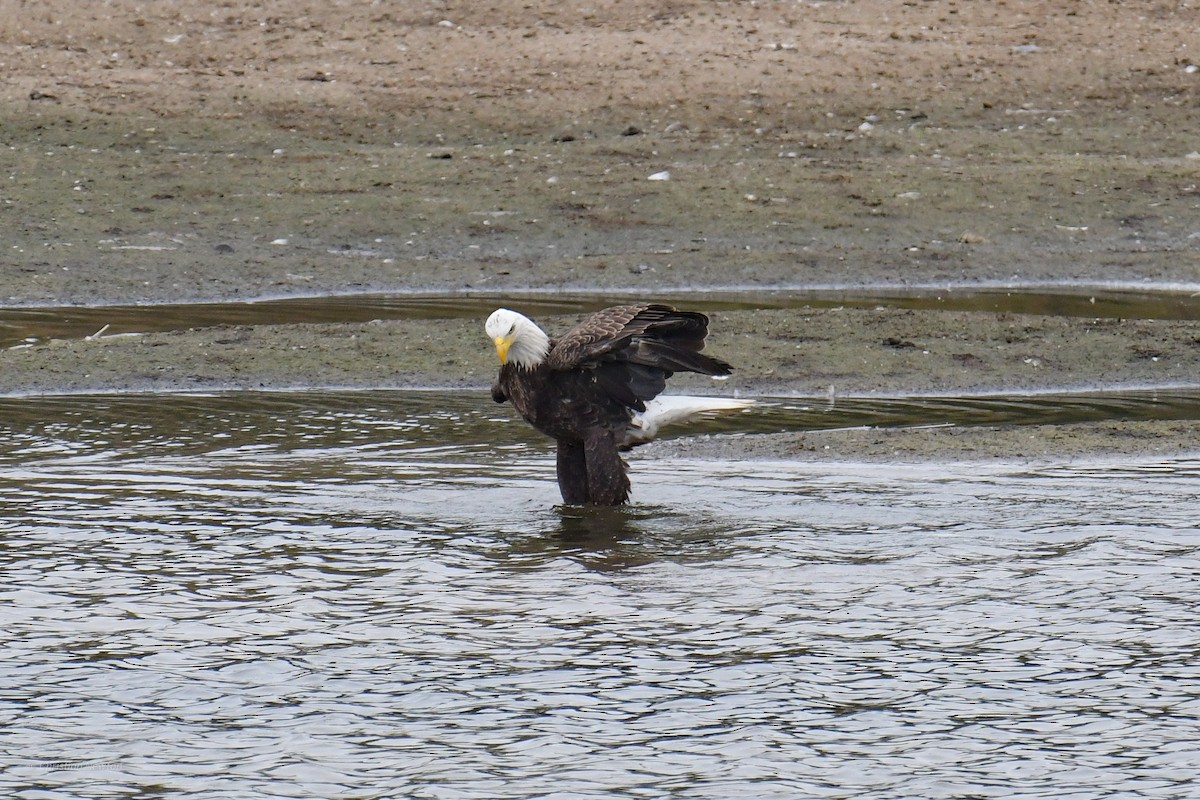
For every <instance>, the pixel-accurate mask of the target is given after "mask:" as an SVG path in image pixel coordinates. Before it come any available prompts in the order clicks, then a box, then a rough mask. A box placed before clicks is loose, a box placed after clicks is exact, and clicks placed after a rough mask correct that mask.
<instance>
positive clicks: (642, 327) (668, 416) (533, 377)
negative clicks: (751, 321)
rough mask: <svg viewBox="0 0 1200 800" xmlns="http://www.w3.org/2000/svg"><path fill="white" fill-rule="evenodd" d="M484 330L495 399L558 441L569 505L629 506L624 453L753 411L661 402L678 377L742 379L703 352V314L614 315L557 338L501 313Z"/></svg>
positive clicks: (656, 310)
mask: <svg viewBox="0 0 1200 800" xmlns="http://www.w3.org/2000/svg"><path fill="white" fill-rule="evenodd" d="M484 330H485V331H486V332H487V335H488V337H489V338H490V339H491V340H492V342H493V343H494V344H495V345H496V354H497V355H499V356H500V363H501V367H500V375H499V377H498V378H497V380H496V383H495V385H494V386H493V387H492V399H493V400H495V401H496V402H497V403H503V402H504V401H505V400H508V401H510V402H511V403H512V404H513V407H514V408H515V409H516V410H517V412H518V413H519V414H520V415H521V416H522V417H524V418H525V421H526V422H528V423H529V424H530V425H532V426H533V427H534V428H537V429H538V430H539V431H541V432H542V433H544V434H546V435H548V436H551V437H553V438H554V439H555V441H557V442H558V464H557V466H558V488H559V490H560V491H561V492H562V498H563V502H565V503H567V504H570V505H583V504H589V503H590V504H594V505H603V506H616V505H621V504H623V503H625V502H626V501H627V500H628V499H629V476H628V475H627V474H626V465H625V462H624V460H623V459H622V458H621V456H620V452H621V451H624V450H628V449H629V448H631V447H634V446H636V445H639V444H643V443H645V442H648V441H650V440H651V439H653V438H654V437H655V435H657V433H658V429H659V428H660V427H661V426H663V425H666V424H670V423H673V422H684V421H687V420H690V419H694V418H696V417H698V416H704V415H707V414H710V413H712V412H715V411H722V410H733V409H738V408H745V407H746V406H748V405H750V403H749V402H748V401H744V400H730V399H719V398H705V397H662V398H658V394H659V392H661V391H662V390H663V389H664V388H665V387H666V385H667V378H669V377H671V375H672V374H673V373H675V372H698V373H700V374H701V375H713V376H724V375H728V374H729V373H730V372H732V370H733V367H731V366H729V364H727V363H726V362H724V361H722V360H721V359H719V358H713V357H712V356H706V355H703V354H701V353H700V351H701V350H702V349H704V338H705V337H706V336H707V335H708V317H706V316H704V315H703V314H699V313H697V312H695V311H676V310H675V309H674V308H672V307H671V306H666V305H658V304H653V303H642V304H638V305H627V306H613V307H612V308H606V309H604V310H603V311H597V312H596V313H594V314H591V315H590V316H588V317H585V318H584V319H583V321H582V322H580V323H579V324H578V325H576V326H575V327H574V328H572V329H571V330H569V331H567V333H566V334H564V335H563V336H562V337H561V338H559V339H551V338H550V337H549V336H547V335H546V333H545V332H544V331H543V330H542V329H541V328H539V327H538V326H537V325H535V324H534V323H533V321H532V320H530V319H529V318H528V317H526V316H524V315H522V314H518V313H517V312H516V311H510V310H509V309H507V308H501V309H497V310H496V311H495V312H493V313H492V315H491V316H490V317H488V320H487V323H486V324H485V325H484ZM655 398H658V399H655Z"/></svg>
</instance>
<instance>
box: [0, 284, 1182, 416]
mask: <svg viewBox="0 0 1200 800" xmlns="http://www.w3.org/2000/svg"><path fill="white" fill-rule="evenodd" d="M701 307H702V305H701ZM578 318H579V316H578V315H575V314H568V315H547V316H543V317H539V321H540V322H541V323H542V324H543V325H544V326H545V327H546V328H547V329H548V330H549V331H551V332H552V333H553V332H561V331H565V330H566V329H567V328H568V327H570V325H572V324H573V323H574V322H575V321H576V320H577V319H578ZM710 318H711V334H710V338H709V352H712V353H714V354H717V355H720V356H721V357H723V358H725V359H727V360H728V361H730V362H731V363H733V364H734V365H735V366H736V371H735V373H734V375H733V376H732V377H731V378H729V379H728V380H725V381H721V382H714V381H711V380H709V379H702V378H699V377H698V376H692V375H684V374H681V375H677V376H676V377H675V378H674V379H673V380H672V388H673V389H674V390H676V391H690V392H706V393H716V394H735V393H736V394H741V395H745V396H763V395H769V396H781V395H782V396H787V395H800V396H821V397H824V396H828V395H829V394H830V393H832V394H834V395H835V396H836V395H854V396H862V395H873V394H874V395H886V396H904V395H910V394H933V395H954V394H971V393H984V392H1001V391H1016V392H1035V391H1048V390H1052V389H1068V390H1069V389H1087V388H1095V387H1117V386H1194V385H1196V384H1197V383H1198V380H1197V377H1198V376H1200V331H1198V330H1197V328H1196V325H1195V323H1192V322H1180V321H1172V320H1122V319H1091V318H1073V317H1056V316H1039V315H1029V314H995V313H992V314H988V313H972V312H960V311H917V310H894V309H855V308H832V309H825V308H807V309H799V310H792V309H763V310H744V311H715V312H711V313H710ZM0 360H2V363H3V365H4V369H3V371H0V392H3V393H5V394H22V393H33V394H36V393H54V392H59V391H71V392H80V391H120V390H123V389H135V390H175V389H212V388H256V387H263V388H281V387H312V386H329V387H339V386H345V387H404V386H441V387H456V388H458V387H461V388H469V387H474V388H480V389H482V388H486V387H487V386H489V385H490V382H491V381H492V379H493V378H494V374H495V370H496V366H497V364H496V361H495V354H494V353H493V352H492V349H491V346H490V343H489V342H488V341H487V340H486V337H485V336H484V335H483V333H482V327H481V322H480V320H478V319H473V318H471V319H422V320H391V321H374V322H367V323H347V324H313V325H243V326H216V327H210V328H198V329H189V330H180V331H170V332H164V333H149V334H141V335H115V336H108V335H101V336H98V337H85V338H82V339H72V340H66V339H57V340H52V341H50V342H48V343H45V344H39V345H35V346H31V347H24V348H16V349H11V350H6V351H2V352H0Z"/></svg>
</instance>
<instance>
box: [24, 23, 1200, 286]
mask: <svg viewBox="0 0 1200 800" xmlns="http://www.w3.org/2000/svg"><path fill="white" fill-rule="evenodd" d="M1189 23H1190V19H1187V18H1186V12H1183V11H1179V12H1172V11H1169V10H1166V9H1161V8H1155V9H1148V8H1147V7H1146V6H1145V5H1144V4H1137V3H1134V4H1128V3H1127V4H1092V5H1087V6H1085V7H1081V8H1075V7H1058V6H1056V5H1054V4H1046V3H1041V2H1033V1H1032V0H1022V1H1021V2H1011V3H1007V4H1005V5H1003V6H997V5H993V4H982V3H972V4H955V3H940V2H938V3H922V4H896V3H892V2H886V0H864V1H863V2H855V3H812V4H800V5H797V4H795V3H783V2H779V3H774V2H765V3H753V4H747V3H732V4H715V5H714V4H712V3H709V2H706V1H701V0H681V1H680V2H673V3H669V4H667V5H665V6H664V5H663V4H661V3H647V2H634V3H619V4H599V5H596V4H587V5H586V6H585V5H579V4H574V3H568V4H562V5H557V4H556V6H555V7H554V8H545V9H531V8H529V7H528V6H527V4H521V3H516V2H510V1H509V0H497V1H496V2H492V3H487V4H484V5H482V6H481V5H479V4H475V3H470V4H468V3H456V2H450V3H438V4H436V7H435V6H424V5H421V4H417V5H414V6H412V7H406V8H404V9H390V8H386V9H385V8H382V7H376V6H370V5H368V6H362V7H358V6H354V7H345V6H340V5H339V6H330V7H329V8H323V7H316V6H312V5H311V4H306V3H299V2H293V0H283V1H282V2H277V3H272V4H270V7H269V8H267V7H264V6H260V5H255V4H251V5H249V6H246V7H245V8H239V9H234V8H223V9H219V10H213V9H209V8H208V7H196V8H179V7H176V6H173V5H164V4H157V5H151V6H147V5H145V4H139V3H134V2H132V1H131V0H115V2H112V3H106V4H105V5H103V6H92V5H89V4H82V5H81V4H77V3H67V2H65V0H51V2H47V3H42V4H39V5H38V7H37V9H36V10H33V9H30V10H26V11H24V12H23V13H22V14H20V15H18V16H17V18H16V20H15V22H14V23H13V24H12V25H9V26H7V27H6V29H5V31H4V32H3V33H2V34H0V38H2V40H3V42H4V44H6V45H7V46H8V50H7V52H6V55H5V61H4V64H3V66H4V68H5V74H6V82H5V86H4V87H2V88H0V101H2V102H0V123H2V125H0V130H2V131H3V134H2V137H3V144H4V146H5V148H6V151H5V152H6V164H7V165H8V167H7V175H6V181H5V184H4V187H3V203H2V205H0V214H2V215H3V220H4V234H3V244H4V248H3V265H2V266H3V278H4V280H3V285H0V303H4V304H8V305H13V304H51V303H78V304H87V303H95V302H142V301H146V302H162V301H169V300H199V299H206V300H211V299H229V298H248V297H260V296H276V295H288V294H319V293H324V292H332V291H355V290H379V291H387V290H403V289H414V288H417V289H427V288H437V289H463V288H480V289H487V290H490V291H506V290H512V289H517V288H525V287H573V288H587V289H591V288H600V289H604V288H616V287H621V288H634V289H639V290H644V291H646V292H647V293H651V292H653V291H656V290H661V289H663V288H664V287H679V286H686V287H692V288H695V287H703V286H710V285H717V286H729V285H745V286H774V285H812V284H838V285H855V284H864V283H869V284H878V283H895V284H901V285H903V284H910V283H939V284H945V283H961V282H977V281H994V282H1004V281H1014V280H1015V281H1025V280H1060V281H1080V280H1082V281H1090V282H1097V281H1122V282H1125V283H1137V282H1139V281H1143V280H1156V281H1165V282H1185V283H1187V282H1191V283H1194V282H1196V281H1197V280H1198V278H1200V256H1198V248H1197V242H1198V241H1200V240H1198V239H1197V236H1200V228H1198V227H1197V222H1196V220H1197V213H1196V212H1197V208H1198V207H1200V193H1198V190H1197V177H1198V175H1200V153H1198V152H1197V151H1200V141H1198V140H1197V139H1196V137H1195V131H1196V130H1200V116H1198V115H1200V111H1198V109H1200V104H1198V103H1197V102H1196V94H1197V87H1198V86H1200V71H1198V70H1196V69H1194V67H1195V65H1194V64H1193V63H1192V62H1193V61H1195V60H1197V59H1200V52H1197V51H1198V50H1200V36H1198V34H1197V33H1196V31H1195V26H1194V25H1191V24H1189ZM655 175H658V176H664V175H669V179H668V180H650V177H651V176H655Z"/></svg>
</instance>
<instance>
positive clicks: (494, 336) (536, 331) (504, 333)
mask: <svg viewBox="0 0 1200 800" xmlns="http://www.w3.org/2000/svg"><path fill="white" fill-rule="evenodd" d="M483 329H484V331H486V332H487V335H488V338H489V339H491V340H492V343H493V344H495V345H496V355H498V356H500V363H501V364H507V363H508V362H509V361H511V362H512V363H514V364H516V365H517V366H518V367H522V368H524V369H529V368H531V367H536V366H537V365H538V364H540V363H542V361H544V360H545V358H546V354H547V353H549V352H550V337H549V336H547V335H546V332H545V331H543V330H542V329H541V328H539V327H538V326H537V325H535V324H534V322H533V320H531V319H530V318H529V317H527V316H525V315H524V314H518V313H517V312H516V311H510V310H509V309H507V308H498V309H496V310H495V311H493V312H492V315H491V316H490V317H488V318H487V322H486V323H484V326H483Z"/></svg>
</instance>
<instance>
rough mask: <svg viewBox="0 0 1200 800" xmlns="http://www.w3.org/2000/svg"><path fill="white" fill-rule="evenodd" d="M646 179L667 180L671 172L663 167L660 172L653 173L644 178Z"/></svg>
mask: <svg viewBox="0 0 1200 800" xmlns="http://www.w3.org/2000/svg"><path fill="white" fill-rule="evenodd" d="M646 180H648V181H669V180H671V173H670V172H668V171H667V170H665V169H664V170H663V171H662V172H656V173H654V174H653V175H651V176H650V177H648V178H646Z"/></svg>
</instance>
